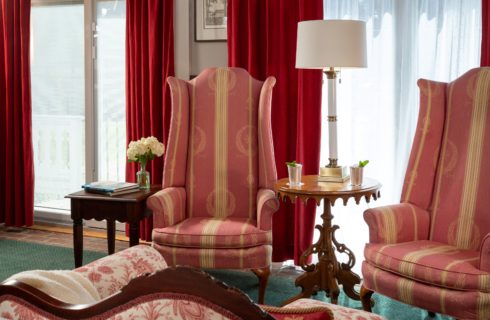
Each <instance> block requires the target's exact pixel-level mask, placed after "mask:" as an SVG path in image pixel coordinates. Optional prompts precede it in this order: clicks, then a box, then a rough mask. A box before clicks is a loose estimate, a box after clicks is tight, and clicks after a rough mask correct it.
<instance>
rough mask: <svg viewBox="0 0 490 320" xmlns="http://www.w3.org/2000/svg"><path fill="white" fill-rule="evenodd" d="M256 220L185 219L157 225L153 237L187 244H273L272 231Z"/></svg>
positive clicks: (227, 246) (229, 245)
mask: <svg viewBox="0 0 490 320" xmlns="http://www.w3.org/2000/svg"><path fill="white" fill-rule="evenodd" d="M256 225H257V221H255V220H247V219H244V218H225V219H217V218H204V217H196V218H189V219H185V220H184V221H182V222H180V223H178V224H175V225H173V226H171V227H168V228H162V229H156V230H155V233H154V234H153V238H154V241H156V242H158V243H160V244H163V245H167V246H178V247H186V248H216V249H218V248H221V249H226V248H248V247H255V246H261V245H270V244H272V233H271V231H263V230H260V229H259V228H257V227H256Z"/></svg>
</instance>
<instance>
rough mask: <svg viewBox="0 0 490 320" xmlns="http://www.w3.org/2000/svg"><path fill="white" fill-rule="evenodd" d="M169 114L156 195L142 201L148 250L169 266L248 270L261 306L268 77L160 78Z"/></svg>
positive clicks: (268, 250) (271, 173)
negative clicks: (166, 88)
mask: <svg viewBox="0 0 490 320" xmlns="http://www.w3.org/2000/svg"><path fill="white" fill-rule="evenodd" d="M167 81H168V83H169V85H170V90H171V97H172V117H171V121H170V122H171V124H170V133H169V139H168V143H167V152H166V156H165V166H164V170H163V190H161V191H160V192H158V193H156V194H155V195H154V196H152V197H150V198H149V199H148V201H147V203H148V206H149V207H150V208H151V210H153V221H154V230H153V235H152V240H153V246H154V247H155V248H156V249H157V250H158V251H160V253H161V254H162V255H163V257H164V258H165V260H166V261H167V263H168V264H169V265H190V266H194V267H200V268H216V269H252V271H254V273H255V274H256V275H257V276H258V277H259V302H260V303H263V301H264V294H265V287H266V285H267V280H268V276H269V273H270V265H271V256H272V231H271V228H272V214H273V213H274V212H275V211H277V209H278V208H279V202H278V200H277V199H276V197H275V193H274V191H273V187H274V184H275V182H276V180H277V174H276V167H275V162H274V150H273V144H272V130H271V97H272V88H273V86H274V84H275V79H274V78H273V77H269V78H267V79H266V80H265V81H263V82H262V81H258V80H256V79H254V78H252V77H251V76H250V74H249V73H248V72H247V71H245V70H244V69H240V68H210V69H206V70H204V71H202V72H201V74H200V75H198V76H197V77H196V78H195V79H193V80H191V81H183V80H179V79H176V78H173V77H169V78H168V80H167Z"/></svg>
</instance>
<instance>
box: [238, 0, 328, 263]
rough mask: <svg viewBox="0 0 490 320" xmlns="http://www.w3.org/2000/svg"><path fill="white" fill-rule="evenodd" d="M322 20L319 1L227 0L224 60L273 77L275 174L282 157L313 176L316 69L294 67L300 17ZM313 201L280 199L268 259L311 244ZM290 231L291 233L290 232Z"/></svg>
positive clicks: (281, 169) (281, 172)
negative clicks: (226, 48) (274, 84)
mask: <svg viewBox="0 0 490 320" xmlns="http://www.w3.org/2000/svg"><path fill="white" fill-rule="evenodd" d="M316 19H323V1H322V0H290V1H282V0H267V1H264V0H228V63H229V65H230V66H233V67H242V68H245V69H247V70H248V71H249V72H250V73H251V74H252V75H253V76H254V77H256V78H258V79H261V80H263V79H265V78H266V77H267V76H275V77H276V78H277V83H276V86H275V87H274V93H273V97H272V130H273V138H274V152H275V157H276V166H277V172H278V177H279V178H284V177H287V168H286V165H285V162H286V161H292V160H296V161H298V162H301V163H303V170H304V174H318V165H319V158H320V130H321V124H320V123H321V86H322V73H321V71H319V70H298V69H296V68H295V59H296V33H297V25H298V22H299V21H303V20H316ZM314 221H315V204H314V203H313V202H310V203H308V206H307V207H306V208H305V207H304V205H303V204H297V205H292V204H290V203H282V204H281V209H280V210H279V211H278V212H276V213H275V214H274V220H273V232H272V235H273V260H274V261H284V260H287V259H292V258H294V259H295V262H296V263H298V259H299V256H300V254H301V253H302V252H303V251H304V250H305V249H306V248H307V247H308V246H309V245H310V244H311V242H312V238H313V226H314ZM292 235H294V236H292Z"/></svg>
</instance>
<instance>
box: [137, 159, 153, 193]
mask: <svg viewBox="0 0 490 320" xmlns="http://www.w3.org/2000/svg"><path fill="white" fill-rule="evenodd" d="M145 167H146V163H145V164H143V163H140V171H138V172H136V182H137V183H138V186H139V187H140V189H143V190H147V189H150V173H149V172H148V171H146V169H145Z"/></svg>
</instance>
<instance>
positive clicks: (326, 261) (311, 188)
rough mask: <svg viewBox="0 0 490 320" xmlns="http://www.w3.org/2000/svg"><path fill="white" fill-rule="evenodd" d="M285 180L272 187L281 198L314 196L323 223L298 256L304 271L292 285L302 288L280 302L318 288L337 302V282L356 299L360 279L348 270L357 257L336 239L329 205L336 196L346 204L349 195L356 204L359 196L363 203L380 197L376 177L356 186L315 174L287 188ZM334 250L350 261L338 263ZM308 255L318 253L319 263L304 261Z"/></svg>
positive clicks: (298, 297)
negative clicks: (313, 238) (356, 286)
mask: <svg viewBox="0 0 490 320" xmlns="http://www.w3.org/2000/svg"><path fill="white" fill-rule="evenodd" d="M288 182H289V180H288V178H285V179H281V180H279V181H278V182H277V183H276V186H275V190H276V193H277V195H278V197H279V198H281V199H283V200H284V199H285V198H286V197H288V198H290V199H291V201H292V202H295V200H296V198H298V197H299V198H300V199H301V200H303V201H304V202H306V201H307V200H308V199H310V198H313V199H315V200H316V202H317V205H319V204H320V201H321V200H322V199H323V204H324V211H323V214H322V215H321V218H322V221H323V222H322V225H316V226H315V228H316V229H318V230H319V231H320V238H319V239H318V241H317V242H316V243H314V244H312V245H311V246H309V247H308V249H306V251H305V252H303V254H302V255H301V257H300V265H301V268H303V270H305V271H306V272H305V273H304V274H302V275H301V276H299V277H298V278H297V279H296V282H295V284H296V286H301V287H302V291H301V293H299V294H298V295H296V296H294V297H292V298H290V299H289V300H287V301H285V302H284V303H283V305H285V304H288V303H290V302H292V301H295V300H297V299H300V298H307V297H310V296H311V295H312V294H314V293H316V292H318V291H325V292H326V293H327V295H328V296H330V298H331V301H332V303H337V298H338V296H339V293H340V290H339V285H338V283H340V284H342V287H343V290H344V292H345V294H346V295H347V296H349V297H350V298H352V299H355V300H359V293H357V292H356V291H355V290H354V286H355V285H356V284H359V283H360V282H361V278H360V277H359V276H358V275H357V274H355V273H354V272H352V271H351V269H352V267H353V266H354V264H355V263H356V257H355V256H354V253H353V252H352V251H351V250H350V249H349V248H347V246H346V245H344V244H343V243H339V242H338V241H337V240H336V239H335V231H336V230H337V229H339V226H337V225H332V219H333V215H332V213H331V207H332V206H333V204H334V202H335V200H337V199H339V198H341V199H342V200H343V203H344V205H346V204H347V201H348V200H349V198H354V199H355V201H356V204H359V201H360V200H361V198H365V199H366V202H370V200H371V197H372V198H373V199H374V200H376V199H377V198H378V197H379V196H380V192H379V189H380V188H381V184H380V183H379V182H378V181H376V180H373V179H369V178H365V179H364V182H363V184H362V186H357V187H355V186H351V185H350V181H346V182H344V183H332V182H319V181H318V176H303V177H302V182H303V183H304V185H302V186H299V187H290V186H289V184H288ZM335 251H338V252H340V253H345V254H347V255H348V257H349V261H348V262H347V263H340V262H338V261H337V257H336V256H335ZM311 254H317V255H318V263H316V264H307V263H306V262H307V258H308V257H309V256H310V255H311Z"/></svg>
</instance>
